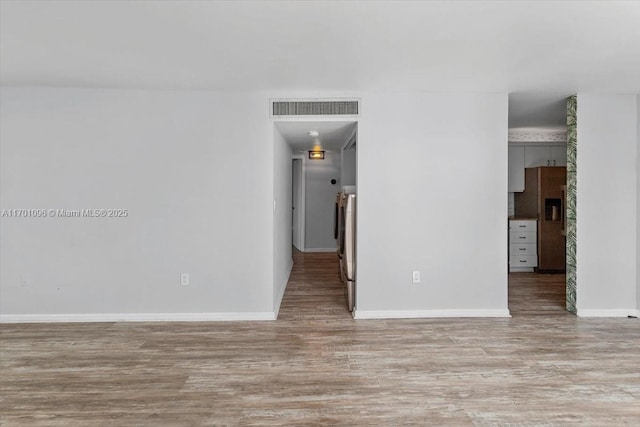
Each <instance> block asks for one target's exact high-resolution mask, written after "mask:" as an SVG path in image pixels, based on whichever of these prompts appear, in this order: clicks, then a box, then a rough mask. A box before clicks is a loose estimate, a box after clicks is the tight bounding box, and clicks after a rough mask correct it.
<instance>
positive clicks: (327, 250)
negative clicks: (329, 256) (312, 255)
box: [303, 248, 336, 252]
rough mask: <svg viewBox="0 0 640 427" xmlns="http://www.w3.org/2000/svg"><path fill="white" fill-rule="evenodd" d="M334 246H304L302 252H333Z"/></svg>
mask: <svg viewBox="0 0 640 427" xmlns="http://www.w3.org/2000/svg"><path fill="white" fill-rule="evenodd" d="M335 251H336V248H305V249H304V251H303V252H335Z"/></svg>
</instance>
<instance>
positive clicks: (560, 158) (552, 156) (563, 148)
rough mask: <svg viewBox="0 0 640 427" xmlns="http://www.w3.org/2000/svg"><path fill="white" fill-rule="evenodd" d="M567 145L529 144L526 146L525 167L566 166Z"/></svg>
mask: <svg viewBox="0 0 640 427" xmlns="http://www.w3.org/2000/svg"><path fill="white" fill-rule="evenodd" d="M566 165H567V144H566V143H565V144H563V143H546V144H541V143H538V144H527V145H525V146H524V167H525V168H534V167H538V166H566Z"/></svg>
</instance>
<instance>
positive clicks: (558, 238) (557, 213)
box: [515, 166, 567, 272]
mask: <svg viewBox="0 0 640 427" xmlns="http://www.w3.org/2000/svg"><path fill="white" fill-rule="evenodd" d="M524 179H525V184H524V192H522V193H516V194H515V216H516V218H518V217H530V218H537V219H538V271H546V272H553V271H558V272H560V271H565V268H566V267H565V262H566V243H565V242H566V240H565V233H564V224H565V221H564V219H565V218H564V215H565V213H564V207H565V197H564V186H565V185H566V182H567V168H566V167H563V166H555V167H554V166H551V167H538V168H526V169H525V178H524Z"/></svg>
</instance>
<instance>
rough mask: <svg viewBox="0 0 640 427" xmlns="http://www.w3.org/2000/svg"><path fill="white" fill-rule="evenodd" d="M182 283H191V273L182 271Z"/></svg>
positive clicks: (184, 284) (186, 284) (185, 284)
mask: <svg viewBox="0 0 640 427" xmlns="http://www.w3.org/2000/svg"><path fill="white" fill-rule="evenodd" d="M180 284H181V285H182V286H188V285H189V273H182V274H181V275H180Z"/></svg>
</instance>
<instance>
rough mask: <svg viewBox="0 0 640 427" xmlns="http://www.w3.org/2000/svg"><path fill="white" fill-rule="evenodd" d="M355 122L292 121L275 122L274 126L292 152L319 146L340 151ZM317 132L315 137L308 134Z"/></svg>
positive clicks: (353, 129)
mask: <svg viewBox="0 0 640 427" xmlns="http://www.w3.org/2000/svg"><path fill="white" fill-rule="evenodd" d="M356 127H357V123H356V122H339V121H322V122H320V121H313V122H310V121H294V122H277V123H276V128H277V129H278V130H279V131H280V132H281V133H282V136H284V139H285V140H286V141H287V143H289V145H290V146H291V148H292V149H293V152H294V153H296V152H300V151H303V152H306V151H308V150H312V149H313V148H316V147H320V149H322V150H325V151H340V149H341V148H342V147H343V146H344V145H345V144H346V143H347V142H348V140H349V138H350V137H351V136H352V135H353V133H354V131H355V130H356ZM309 131H316V132H318V134H319V135H318V136H317V137H312V136H310V135H309V134H308V132H309Z"/></svg>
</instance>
